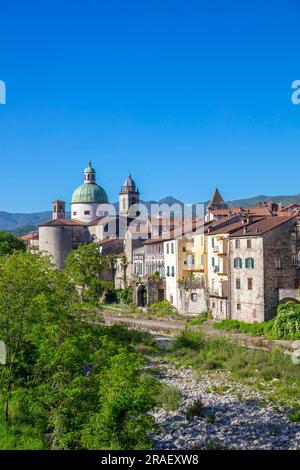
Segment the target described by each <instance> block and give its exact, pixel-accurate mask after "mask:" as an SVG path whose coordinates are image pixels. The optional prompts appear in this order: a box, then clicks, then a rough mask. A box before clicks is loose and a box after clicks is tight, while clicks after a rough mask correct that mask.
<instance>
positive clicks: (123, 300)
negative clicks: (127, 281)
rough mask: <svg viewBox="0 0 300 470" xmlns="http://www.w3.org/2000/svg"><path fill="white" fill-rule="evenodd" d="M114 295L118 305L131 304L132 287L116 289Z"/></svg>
mask: <svg viewBox="0 0 300 470" xmlns="http://www.w3.org/2000/svg"><path fill="white" fill-rule="evenodd" d="M116 293H117V298H118V301H119V302H120V304H125V305H130V304H132V303H133V287H126V288H125V289H117V291H116Z"/></svg>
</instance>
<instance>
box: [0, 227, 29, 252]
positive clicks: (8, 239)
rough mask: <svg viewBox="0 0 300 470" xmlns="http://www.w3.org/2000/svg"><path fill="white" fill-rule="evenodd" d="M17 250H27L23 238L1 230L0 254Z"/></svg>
mask: <svg viewBox="0 0 300 470" xmlns="http://www.w3.org/2000/svg"><path fill="white" fill-rule="evenodd" d="M15 251H25V245H24V243H23V242H22V240H19V238H17V237H15V236H14V235H12V234H11V233H8V232H3V231H2V232H1V231H0V255H10V254H12V253H14V252H15Z"/></svg>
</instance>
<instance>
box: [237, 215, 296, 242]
mask: <svg viewBox="0 0 300 470" xmlns="http://www.w3.org/2000/svg"><path fill="white" fill-rule="evenodd" d="M293 219H295V221H296V218H295V217H294V216H286V217H284V216H280V217H276V216H275V217H266V218H264V219H262V220H260V221H257V222H255V223H251V224H250V225H247V226H246V227H247V232H246V234H245V233H244V228H245V227H244V226H242V227H240V228H239V229H238V230H236V231H235V232H234V233H232V236H233V237H239V236H245V235H246V236H251V235H252V236H257V235H263V234H264V233H266V232H269V231H270V230H273V229H274V228H277V227H279V226H280V225H282V224H285V223H287V222H289V221H291V220H293Z"/></svg>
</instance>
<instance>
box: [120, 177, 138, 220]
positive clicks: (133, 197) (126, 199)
mask: <svg viewBox="0 0 300 470" xmlns="http://www.w3.org/2000/svg"><path fill="white" fill-rule="evenodd" d="M139 202H140V193H139V190H138V188H137V187H136V184H135V182H134V180H133V179H132V177H131V175H130V174H129V175H128V177H127V178H126V180H125V181H124V184H123V186H122V188H121V192H120V198H119V203H120V207H119V213H120V215H124V216H127V215H128V213H129V209H130V207H131V206H133V205H134V204H139Z"/></svg>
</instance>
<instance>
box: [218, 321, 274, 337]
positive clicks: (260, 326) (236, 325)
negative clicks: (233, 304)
mask: <svg viewBox="0 0 300 470" xmlns="http://www.w3.org/2000/svg"><path fill="white" fill-rule="evenodd" d="M273 325H274V320H271V321H269V322H262V323H245V322H243V321H239V320H222V321H220V322H219V323H216V324H215V325H214V328H216V329H217V330H225V331H237V332H239V333H244V334H247V335H250V336H265V337H266V338H272V337H273Z"/></svg>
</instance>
